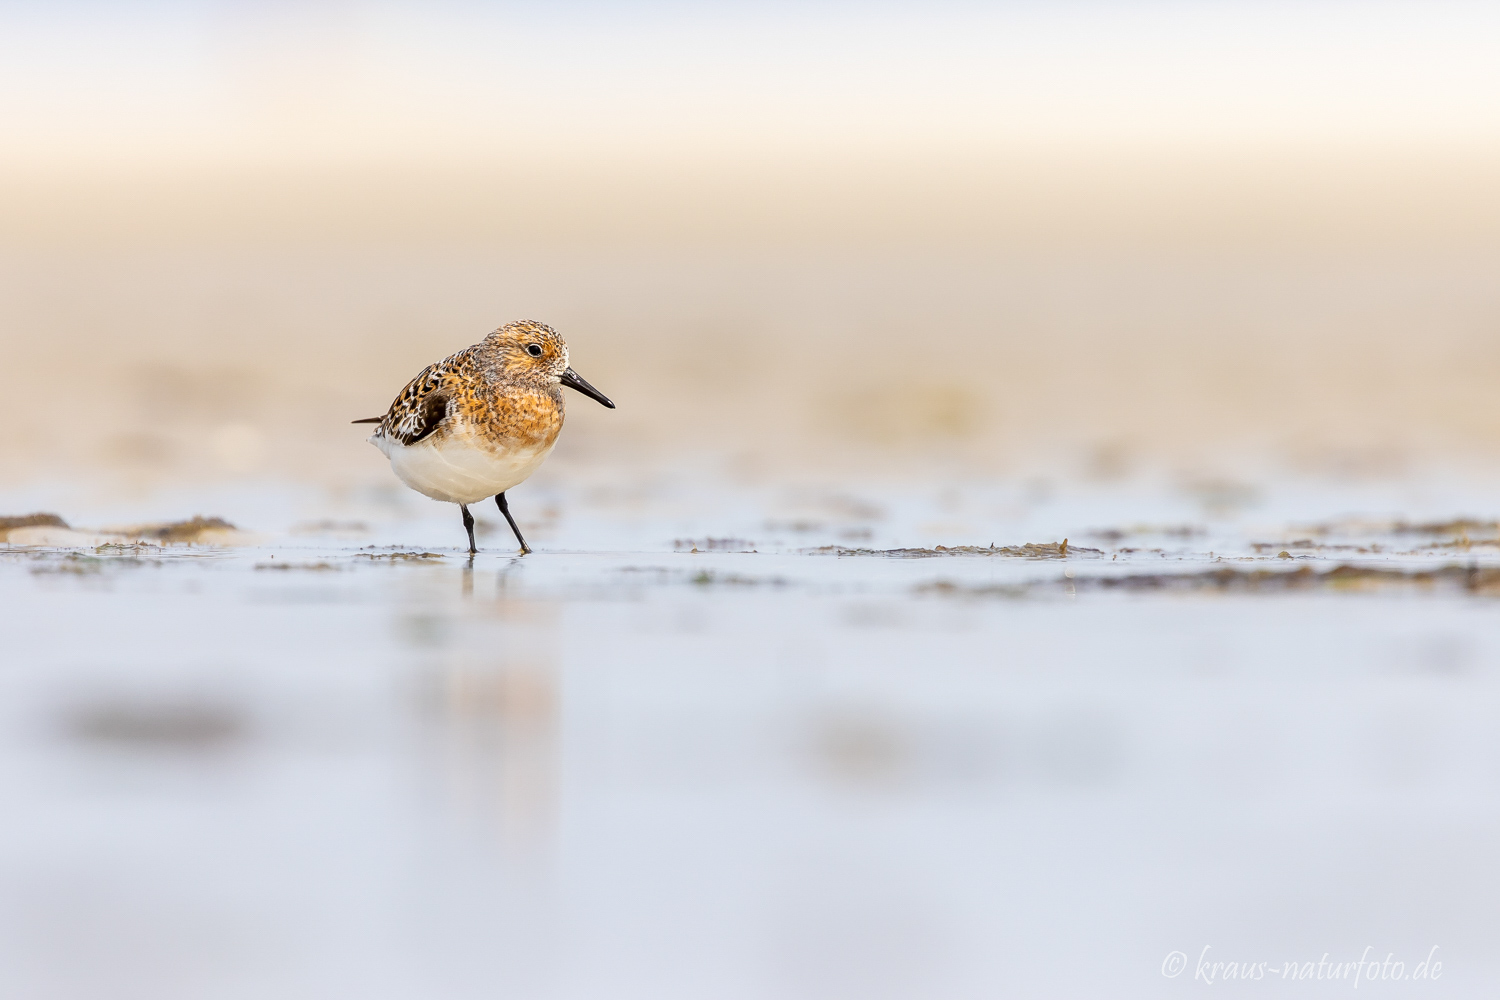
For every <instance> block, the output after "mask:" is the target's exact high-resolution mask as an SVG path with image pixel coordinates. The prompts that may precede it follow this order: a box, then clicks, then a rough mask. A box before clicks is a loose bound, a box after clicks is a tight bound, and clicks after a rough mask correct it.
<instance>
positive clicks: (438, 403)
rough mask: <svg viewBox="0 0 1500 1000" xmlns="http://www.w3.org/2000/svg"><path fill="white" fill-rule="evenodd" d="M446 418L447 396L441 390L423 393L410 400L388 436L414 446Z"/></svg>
mask: <svg viewBox="0 0 1500 1000" xmlns="http://www.w3.org/2000/svg"><path fill="white" fill-rule="evenodd" d="M447 418H448V394H447V393H446V392H444V391H443V390H441V389H437V390H434V391H431V392H426V393H423V394H422V395H420V396H418V397H417V398H416V399H414V400H412V401H411V403H410V405H409V406H408V407H407V408H406V412H405V413H404V414H403V415H402V418H401V419H400V420H399V421H396V422H395V425H394V426H393V427H391V429H390V430H389V431H387V433H388V434H390V436H391V437H393V438H395V439H396V440H397V441H400V442H401V443H402V444H407V445H410V444H416V443H417V442H418V441H420V440H422V439H423V438H425V437H427V436H428V435H430V434H431V433H432V432H433V431H435V430H437V429H438V425H439V424H441V423H442V422H443V421H444V420H446V419H447Z"/></svg>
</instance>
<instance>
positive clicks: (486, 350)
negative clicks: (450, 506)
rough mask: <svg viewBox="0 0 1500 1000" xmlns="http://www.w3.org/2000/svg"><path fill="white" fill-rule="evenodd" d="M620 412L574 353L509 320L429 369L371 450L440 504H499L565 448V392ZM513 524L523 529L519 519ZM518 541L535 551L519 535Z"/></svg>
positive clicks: (385, 422) (536, 328) (541, 328)
mask: <svg viewBox="0 0 1500 1000" xmlns="http://www.w3.org/2000/svg"><path fill="white" fill-rule="evenodd" d="M564 385H567V386H570V387H571V388H574V389H578V390H579V391H580V392H584V393H585V394H586V395H590V396H592V397H593V398H595V399H597V400H599V401H600V402H601V403H603V404H604V405H605V406H608V407H611V408H613V407H614V404H613V403H611V402H610V401H609V400H608V399H606V398H605V397H604V396H602V395H600V394H599V393H598V391H597V390H595V389H594V388H593V387H592V386H590V385H589V384H588V383H587V382H585V381H584V380H583V379H582V378H580V377H579V376H578V375H577V373H576V372H574V371H573V370H572V369H571V368H570V367H569V366H568V346H567V344H565V343H564V342H563V339H562V338H561V337H559V336H558V335H557V333H556V332H555V331H554V330H553V329H552V328H551V327H549V326H546V325H545V324H542V323H536V322H531V321H529V320H522V321H518V322H515V323H507V324H506V325H505V326H502V327H500V328H499V329H498V330H496V331H494V332H493V333H491V334H490V335H489V336H487V337H485V338H484V340H482V341H480V342H479V343H478V344H475V345H474V346H473V347H469V348H466V349H465V350H462V351H459V352H458V353H457V354H454V355H453V356H451V357H448V358H445V359H443V360H442V361H439V362H437V363H436V364H432V365H428V366H427V367H426V368H424V369H422V371H421V373H419V374H418V375H417V377H416V378H414V379H412V380H411V381H410V382H409V383H407V385H406V388H404V389H402V390H401V392H400V394H399V395H397V396H396V399H395V401H394V402H392V403H391V406H390V409H389V410H388V411H387V412H386V414H385V416H383V417H376V418H371V419H370V420H368V421H356V422H366V423H377V424H378V426H377V427H376V429H375V433H374V434H373V435H371V436H370V443H371V444H373V445H375V446H376V447H377V448H379V449H380V450H381V451H382V452H384V453H385V455H386V456H387V457H388V458H389V459H390V460H391V468H392V469H393V470H394V471H395V473H396V475H397V476H398V477H400V479H401V481H402V482H404V483H406V485H408V486H410V487H411V488H412V489H414V490H416V491H417V492H419V493H421V494H423V495H425V496H429V497H431V498H433V499H434V500H441V501H446V502H448V503H456V504H459V505H460V507H462V508H463V514H464V523H465V527H467V528H469V529H470V551H473V538H472V534H473V532H472V521H471V520H470V516H469V513H468V508H467V505H468V504H471V503H475V502H477V501H479V500H482V499H485V498H488V497H491V496H493V497H495V499H496V502H497V504H498V505H499V507H500V509H501V511H502V512H504V513H505V515H506V519H507V520H511V519H510V514H509V510H508V508H507V507H506V504H505V500H504V494H505V491H506V490H508V489H510V488H511V487H512V486H515V485H516V484H517V483H520V482H522V481H524V480H525V479H526V478H527V477H528V476H530V475H531V474H532V473H533V472H535V471H536V469H537V467H538V466H540V465H541V463H542V461H543V460H544V459H545V458H546V457H547V455H548V454H549V453H550V452H551V451H552V447H553V445H554V444H556V443H557V435H558V432H559V431H561V430H562V425H563V416H564V411H565V406H564V402H563V393H562V386H564ZM511 527H512V528H513V529H514V528H515V522H514V521H513V520H511ZM516 538H517V540H519V541H520V542H521V547H522V551H523V552H524V551H529V549H528V548H527V546H526V543H525V540H524V539H523V538H521V534H520V531H519V530H518V529H517V530H516Z"/></svg>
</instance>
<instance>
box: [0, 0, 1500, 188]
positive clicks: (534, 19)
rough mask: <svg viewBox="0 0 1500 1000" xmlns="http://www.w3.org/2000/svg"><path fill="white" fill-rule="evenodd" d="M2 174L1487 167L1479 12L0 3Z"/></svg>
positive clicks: (1489, 39) (1493, 45)
mask: <svg viewBox="0 0 1500 1000" xmlns="http://www.w3.org/2000/svg"><path fill="white" fill-rule="evenodd" d="M0 119H3V120H4V121H5V123H6V126H5V140H4V142H3V144H0V163H3V164H6V165H9V166H10V167H12V168H22V169H28V168H39V169H44V170H45V169H48V168H49V167H51V166H53V165H57V164H62V163H66V164H70V165H73V166H75V167H76V166H78V165H79V164H85V165H90V164H92V165H97V166H100V167H108V166H110V165H131V166H134V165H147V166H149V165H154V164H164V163H206V164H252V165H253V164H259V163H267V162H270V163H291V164H298V163H311V164H326V163H334V164H337V163H344V162H381V163H395V164H401V163H413V164H442V163H446V162H464V161H472V160H475V159H479V160H484V159H500V160H515V159H525V160H534V161H536V162H548V161H552V160H559V161H562V160H566V159H567V158H568V157H571V156H577V155H590V156H599V155H606V156H619V157H621V158H625V159H634V158H644V159H651V158H654V157H658V156H662V157H668V158H674V157H680V156H682V155H703V156H709V157H722V156H731V157H736V156H743V157H752V158H755V157H766V158H771V159H776V158H786V157H796V156H808V155H813V156H816V155H821V154H825V153H826V154H833V155H845V154H848V153H850V152H854V153H858V152H861V151H874V152H878V153H882V154H888V155H908V154H910V155H930V154H935V155H939V156H943V155H950V154H956V155H960V156H962V155H967V154H987V153H992V152H996V151H999V152H1006V151H1014V150H1023V151H1024V150H1037V149H1049V148H1061V149H1067V148H1078V147H1084V148H1089V147H1094V146H1102V147H1108V148H1142V149H1148V150H1149V149H1153V148H1177V147H1185V148H1199V147H1203V148H1214V147H1217V148H1223V147H1229V148H1235V147H1240V146H1249V147H1254V148H1262V149H1265V148H1270V149H1276V148H1283V147H1296V148H1322V147H1330V148H1345V149H1347V148H1349V147H1359V146H1362V145H1373V146H1382V145H1391V144H1396V145H1408V146H1431V147H1439V148H1457V149H1460V150H1463V149H1483V150H1493V149H1496V148H1500V5H1495V4H1478V3H1317V2H1312V3H1267V2H1243V0H1224V2H1212V3H1112V4H1105V3H1063V4H1045V5H1044V4H1001V5H985V6H981V5H965V4H948V5H941V4H939V5H933V4H921V5H897V4H885V5H877V6H875V7H873V8H872V7H870V6H868V5H858V4H821V5H813V6H811V7H804V6H801V5H791V4H785V5H779V6H778V5H766V4H758V3H756V4H752V3H721V4H714V5H706V6H694V5H689V4H655V5H636V6H631V5H620V4H604V3H596V4H589V3H578V4H569V5H557V4H524V5H513V6H511V7H509V8H505V9H499V10H497V9H494V8H491V7H488V6H483V5H478V4H455V3H448V4H442V3H437V4H432V3H410V2H392V3H323V4H313V3H292V2H284V3H269V4H266V3H261V4H256V3H147V4H133V5H132V4H118V5H113V4H103V3H86V4H85V3H71V4H70V3H62V4H58V3H47V4H41V3H38V4H8V5H5V6H0Z"/></svg>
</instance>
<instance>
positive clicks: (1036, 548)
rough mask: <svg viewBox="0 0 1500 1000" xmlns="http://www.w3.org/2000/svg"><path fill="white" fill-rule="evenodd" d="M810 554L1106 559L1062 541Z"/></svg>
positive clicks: (835, 548) (826, 549)
mask: <svg viewBox="0 0 1500 1000" xmlns="http://www.w3.org/2000/svg"><path fill="white" fill-rule="evenodd" d="M803 551H804V552H806V553H807V554H809V555H829V556H884V557H886V558H888V559H934V558H938V557H941V556H1007V557H1010V558H1012V559H1067V558H1070V557H1072V556H1102V555H1104V553H1103V552H1102V551H1101V550H1099V549H1090V548H1085V547H1084V546H1082V545H1069V544H1068V540H1067V539H1066V538H1064V539H1063V540H1062V541H1060V542H1041V543H1036V542H1027V543H1026V544H1025V545H994V544H991V545H989V546H982V545H938V546H934V547H933V548H930V549H853V548H848V547H846V546H843V545H824V546H821V547H820V548H816V549H803Z"/></svg>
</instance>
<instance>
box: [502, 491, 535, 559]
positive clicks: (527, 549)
mask: <svg viewBox="0 0 1500 1000" xmlns="http://www.w3.org/2000/svg"><path fill="white" fill-rule="evenodd" d="M495 506H496V507H499V508H500V513H502V514H504V515H505V519H506V520H507V521H509V522H510V530H511V531H514V532H515V533H516V541H518V542H520V543H521V555H523V556H524V555H526V554H527V553H529V552H530V551H531V546H530V545H527V544H526V539H524V538H522V537H521V529H520V528H518V527H516V519H515V518H513V517H511V516H510V504H508V503H506V502H505V494H504V493H496V494H495Z"/></svg>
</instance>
